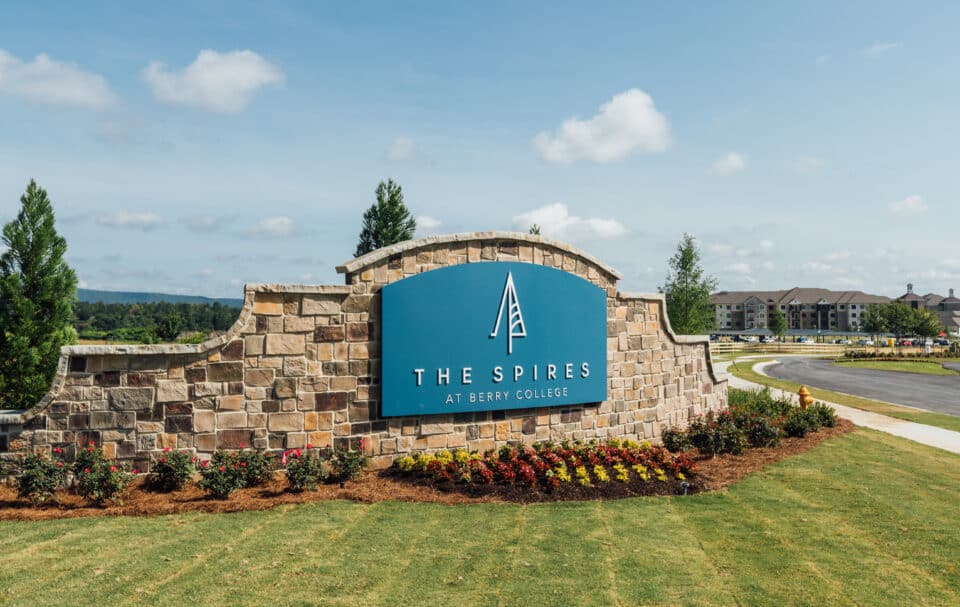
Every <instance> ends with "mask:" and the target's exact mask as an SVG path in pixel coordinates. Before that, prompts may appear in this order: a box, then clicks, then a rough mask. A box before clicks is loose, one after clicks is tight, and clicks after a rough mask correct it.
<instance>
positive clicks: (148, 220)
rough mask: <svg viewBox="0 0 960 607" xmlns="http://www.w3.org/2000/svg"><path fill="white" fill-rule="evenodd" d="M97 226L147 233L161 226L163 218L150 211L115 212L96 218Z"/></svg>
mask: <svg viewBox="0 0 960 607" xmlns="http://www.w3.org/2000/svg"><path fill="white" fill-rule="evenodd" d="M97 224H99V225H102V226H105V227H108V228H129V229H132V230H143V231H144V232H149V231H150V230H153V229H154V228H158V227H160V226H162V225H163V218H162V217H160V216H159V215H157V214H156V213H152V212H150V211H133V212H131V211H117V212H115V213H103V214H101V215H98V216H97Z"/></svg>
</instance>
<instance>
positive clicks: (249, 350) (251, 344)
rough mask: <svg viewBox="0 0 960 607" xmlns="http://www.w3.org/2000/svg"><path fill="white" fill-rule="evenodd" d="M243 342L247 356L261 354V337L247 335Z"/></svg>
mask: <svg viewBox="0 0 960 607" xmlns="http://www.w3.org/2000/svg"><path fill="white" fill-rule="evenodd" d="M243 341H244V351H245V352H246V355H247V356H257V355H260V354H263V335H247V336H246V337H245V338H244V340H243Z"/></svg>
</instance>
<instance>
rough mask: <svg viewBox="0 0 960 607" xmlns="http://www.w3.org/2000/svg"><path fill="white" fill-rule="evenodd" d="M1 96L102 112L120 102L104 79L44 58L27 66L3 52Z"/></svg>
mask: <svg viewBox="0 0 960 607" xmlns="http://www.w3.org/2000/svg"><path fill="white" fill-rule="evenodd" d="M0 93H6V94H9V95H13V96H15V97H20V98H22V99H26V100H28V101H36V102H39V103H51V104H56V105H75V106H80V107H87V108H92V109H95V110H102V109H104V108H108V107H110V106H112V105H113V104H114V103H116V101H117V97H116V95H114V94H113V91H111V90H110V86H109V85H108V84H107V81H106V80H105V79H104V77H103V76H101V75H99V74H94V73H93V72H86V71H84V70H82V69H80V68H79V67H77V66H76V65H75V64H73V63H64V62H61V61H56V60H53V59H51V58H50V57H49V56H47V55H45V54H40V55H37V56H36V57H34V58H33V61H30V62H24V61H21V60H20V59H18V58H17V57H14V56H13V55H11V54H10V53H8V52H7V51H5V50H3V49H0Z"/></svg>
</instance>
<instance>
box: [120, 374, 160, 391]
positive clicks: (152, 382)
mask: <svg viewBox="0 0 960 607" xmlns="http://www.w3.org/2000/svg"><path fill="white" fill-rule="evenodd" d="M127 385H128V386H130V387H133V388H137V387H144V386H156V385H157V374H156V373H139V372H133V373H127Z"/></svg>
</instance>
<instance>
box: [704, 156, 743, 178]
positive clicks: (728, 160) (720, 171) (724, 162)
mask: <svg viewBox="0 0 960 607" xmlns="http://www.w3.org/2000/svg"><path fill="white" fill-rule="evenodd" d="M745 168H747V159H746V158H744V157H743V156H742V155H741V154H738V153H736V152H730V153H729V154H725V155H724V156H721V157H720V158H717V159H716V160H715V161H714V163H713V164H712V165H710V168H709V169H707V173H709V174H710V175H718V176H720V177H724V176H726V175H733V174H734V173H739V172H740V171H742V170H743V169H745Z"/></svg>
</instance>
